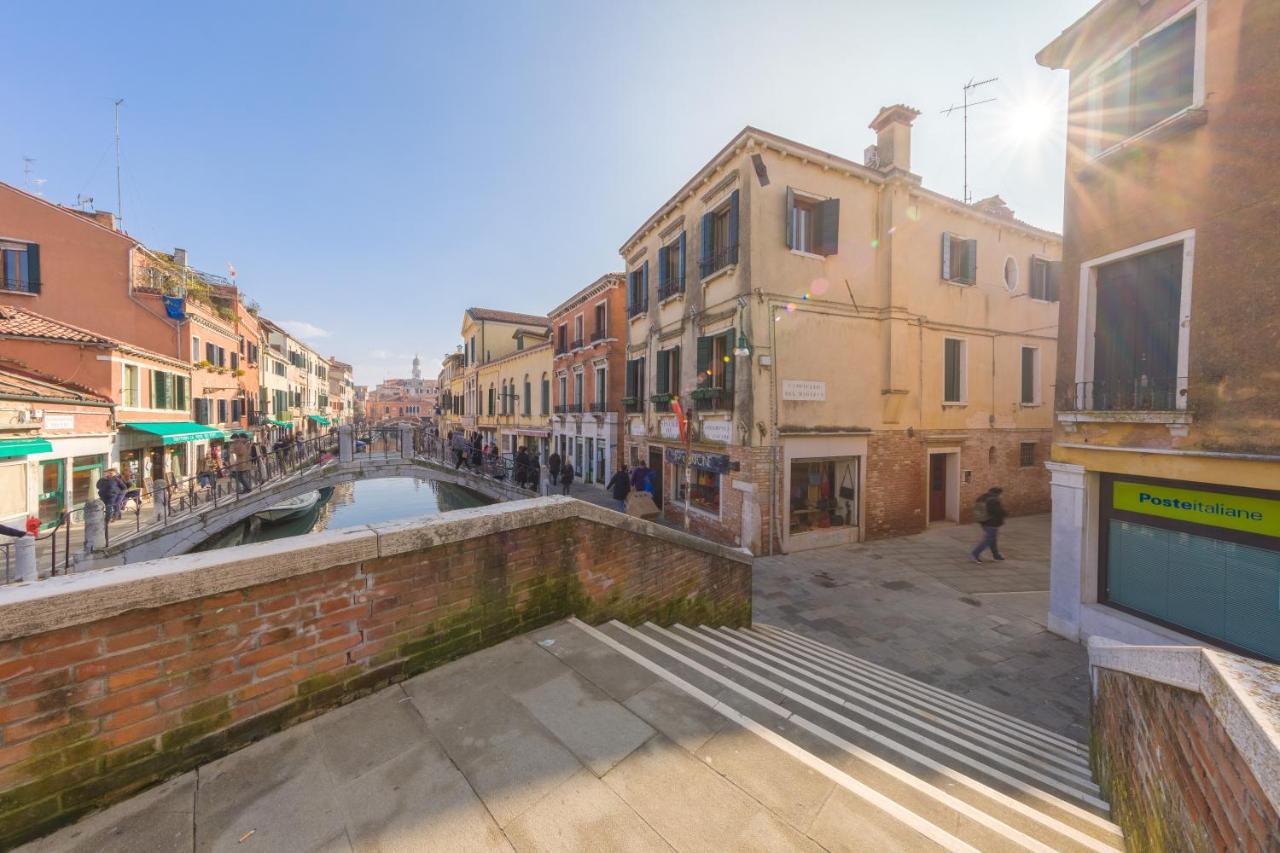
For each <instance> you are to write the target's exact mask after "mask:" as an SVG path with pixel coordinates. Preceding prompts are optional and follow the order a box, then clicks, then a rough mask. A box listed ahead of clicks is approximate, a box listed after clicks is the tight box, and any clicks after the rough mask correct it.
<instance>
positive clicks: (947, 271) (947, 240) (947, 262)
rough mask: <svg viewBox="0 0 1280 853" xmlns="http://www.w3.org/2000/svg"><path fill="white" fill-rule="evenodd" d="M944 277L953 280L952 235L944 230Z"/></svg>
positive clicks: (945, 279)
mask: <svg viewBox="0 0 1280 853" xmlns="http://www.w3.org/2000/svg"><path fill="white" fill-rule="evenodd" d="M942 278H943V280H944V281H951V235H950V234H948V233H947V232H946V231H943V232H942Z"/></svg>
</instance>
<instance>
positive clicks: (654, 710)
mask: <svg viewBox="0 0 1280 853" xmlns="http://www.w3.org/2000/svg"><path fill="white" fill-rule="evenodd" d="M713 695H714V694H713ZM626 706H627V708H628V709H629V710H630V711H631V712H632V713H634V714H635V715H636V716H637V717H639V718H640V719H642V720H644V721H645V722H646V723H648V724H649V725H651V726H653V727H654V728H655V729H657V730H658V731H660V732H662V734H663V735H665V736H666V737H667V738H669V739H671V740H672V741H674V742H675V743H676V744H678V745H679V746H680V747H681V748H682V749H685V750H687V751H688V752H694V751H696V750H697V749H698V748H699V747H701V746H702V745H703V744H704V743H706V742H707V741H708V740H710V739H711V738H712V736H714V735H715V734H716V732H718V731H720V730H721V729H723V728H724V727H725V726H727V725H729V724H730V723H729V721H728V720H727V719H726V718H725V717H724V715H723V714H718V713H716V712H715V711H713V710H711V709H710V708H708V707H707V706H706V705H704V704H703V703H701V702H699V701H698V700H697V699H694V698H692V697H691V696H689V694H687V693H685V692H684V691H683V690H681V689H680V688H678V687H675V686H674V685H672V684H669V683H668V682H666V681H658V682H657V683H655V684H653V685H651V686H649V687H646V688H645V689H644V690H641V691H640V692H639V693H637V694H635V695H634V696H632V697H631V698H630V699H628V700H627V701H626Z"/></svg>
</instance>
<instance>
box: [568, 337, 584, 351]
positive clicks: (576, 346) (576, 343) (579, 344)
mask: <svg viewBox="0 0 1280 853" xmlns="http://www.w3.org/2000/svg"><path fill="white" fill-rule="evenodd" d="M569 348H570V349H582V338H578V339H577V340H576V341H574V342H573V343H572V344H570V345H569Z"/></svg>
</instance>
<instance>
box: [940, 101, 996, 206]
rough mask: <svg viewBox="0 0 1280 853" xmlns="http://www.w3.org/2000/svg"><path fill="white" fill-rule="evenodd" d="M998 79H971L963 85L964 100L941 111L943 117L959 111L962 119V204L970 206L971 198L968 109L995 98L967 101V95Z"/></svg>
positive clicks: (987, 102)
mask: <svg viewBox="0 0 1280 853" xmlns="http://www.w3.org/2000/svg"><path fill="white" fill-rule="evenodd" d="M999 79H1000V78H999V77H991V78H988V79H986V80H978V81H976V82H975V81H974V79H973V78H972V77H970V78H969V82H968V83H965V84H964V100H963V101H962V102H960V103H959V104H952V105H951V106H949V107H947V108H946V109H945V110H943V111H942V114H943V115H944V116H949V115H951V114H952V113H953V112H955V111H956V110H959V111H960V115H961V117H962V118H963V119H964V197H963V198H964V203H965V204H972V203H973V197H972V196H971V195H970V194H969V108H970V107H976V106H978V105H979V104H989V103H991V102H992V101H994V100H996V99H995V98H984V99H983V100H981V101H971V100H969V93H970V92H972V91H973V90H974V89H976V88H978V87H979V86H985V85H987V84H988V83H994V82H996V81H997V80H999Z"/></svg>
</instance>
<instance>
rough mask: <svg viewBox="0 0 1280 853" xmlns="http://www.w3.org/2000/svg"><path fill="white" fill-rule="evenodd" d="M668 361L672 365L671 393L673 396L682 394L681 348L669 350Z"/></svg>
mask: <svg viewBox="0 0 1280 853" xmlns="http://www.w3.org/2000/svg"><path fill="white" fill-rule="evenodd" d="M668 353H669V355H668V359H669V360H670V361H669V363H670V365H671V378H672V382H671V388H670V389H669V392H670V393H672V394H679V393H680V347H674V348H672V349H670V350H668Z"/></svg>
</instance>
